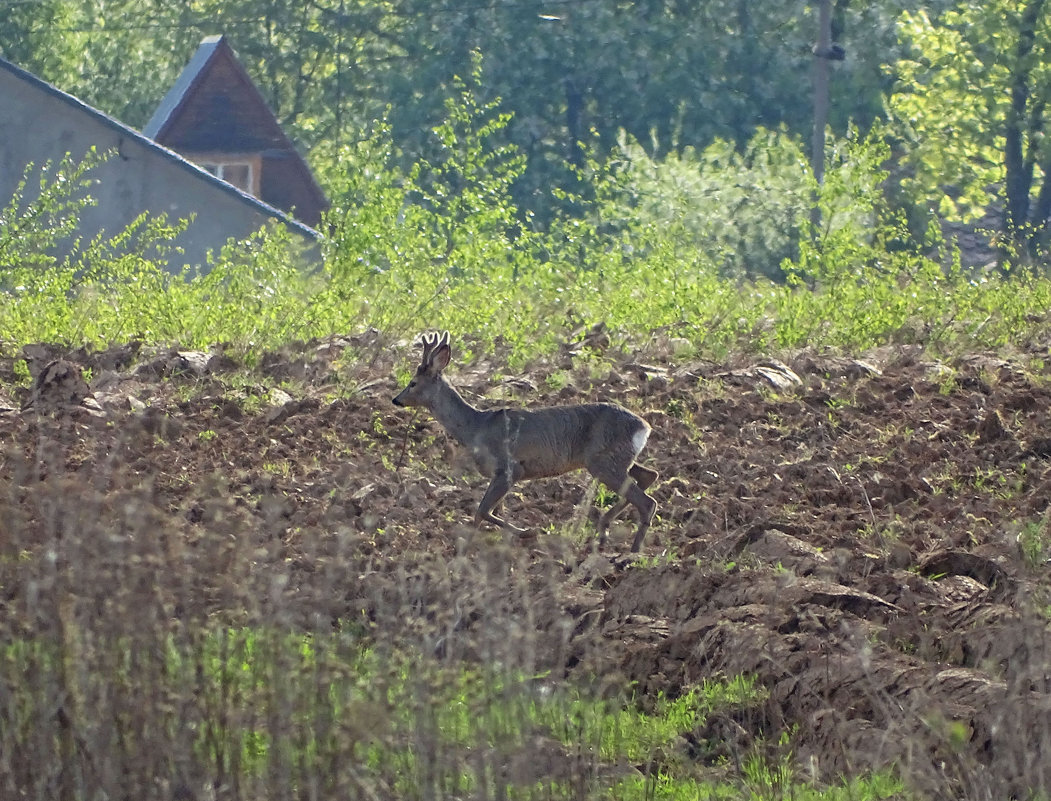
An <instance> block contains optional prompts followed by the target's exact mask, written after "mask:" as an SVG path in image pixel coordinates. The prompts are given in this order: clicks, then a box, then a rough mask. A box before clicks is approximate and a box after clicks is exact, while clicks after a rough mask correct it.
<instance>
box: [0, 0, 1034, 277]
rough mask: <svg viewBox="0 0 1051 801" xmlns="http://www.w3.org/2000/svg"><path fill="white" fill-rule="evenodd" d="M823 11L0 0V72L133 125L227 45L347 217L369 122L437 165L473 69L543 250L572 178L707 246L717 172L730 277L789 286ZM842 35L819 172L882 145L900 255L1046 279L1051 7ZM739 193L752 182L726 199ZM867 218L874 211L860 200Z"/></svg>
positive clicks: (989, 10)
mask: <svg viewBox="0 0 1051 801" xmlns="http://www.w3.org/2000/svg"><path fill="white" fill-rule="evenodd" d="M819 5H820V4H818V3H798V2H787V1H786V0H773V1H772V2H765V3H751V2H747V1H746V0H707V1H706V2H704V3H684V2H676V1H675V0H639V1H638V2H627V0H466V2H455V3H452V2H444V0H443V1H442V2H433V1H432V0H427V2H424V1H423V0H388V1H387V2H376V1H375V0H310V2H303V0H221V1H220V0H192V1H191V2H186V3H179V4H172V3H161V2H159V1H158V0H33V1H32V2H24V0H0V8H2V9H3V14H2V15H0V54H2V55H3V56H5V57H6V58H9V59H11V60H13V61H15V62H16V63H19V64H20V65H22V66H25V67H27V68H28V69H31V70H33V71H35V72H37V73H38V74H40V75H41V76H43V77H44V78H46V79H48V80H50V81H52V82H53V83H55V84H56V85H58V86H59V87H61V88H64V89H67V90H69V91H71V92H73V93H75V94H77V95H78V96H80V97H83V98H84V99H86V100H88V101H89V102H91V103H93V104H95V105H96V106H98V107H99V108H101V109H103V110H105V111H107V112H109V113H111V114H113V115H115V116H116V117H118V118H120V119H122V120H124V121H126V122H128V123H129V124H132V125H136V126H140V125H142V123H143V122H145V120H146V119H147V117H148V116H149V114H150V113H151V111H152V109H153V108H154V106H155V105H156V103H157V102H158V100H159V98H160V97H162V96H163V94H164V93H165V91H166V90H167V89H168V87H169V86H170V85H171V83H172V81H173V80H174V78H175V76H176V75H177V74H178V72H179V70H180V69H181V68H182V67H183V65H184V64H185V63H186V61H187V59H188V58H189V56H190V54H192V52H193V51H194V49H195V47H196V46H197V44H198V42H199V41H200V39H201V37H202V36H204V35H208V34H214V33H217V32H223V33H226V34H228V35H229V36H230V38H231V40H232V41H233V43H234V45H235V47H236V49H237V51H238V54H239V56H240V57H241V59H242V60H243V61H244V62H245V64H246V66H247V67H248V69H249V71H250V72H251V73H252V75H253V77H254V78H255V80H256V81H257V82H258V84H259V85H260V87H261V88H262V89H263V92H264V94H265V95H266V97H267V98H268V100H269V102H270V103H271V105H272V107H273V109H274V110H275V112H276V113H277V115H278V118H279V119H280V120H281V122H282V123H283V124H284V125H285V126H286V128H287V130H289V131H290V133H291V134H292V135H293V137H294V138H295V140H296V141H297V142H298V143H299V145H300V147H301V148H302V149H303V150H304V152H305V153H307V154H308V156H309V158H310V159H311V161H312V163H313V164H314V166H315V168H316V169H317V170H318V172H319V174H320V176H321V179H322V182H323V183H324V184H325V185H326V188H327V189H328V190H329V191H330V192H336V193H337V198H336V199H337V201H339V202H338V203H337V205H340V204H342V202H343V200H344V199H343V198H339V197H338V191H339V186H340V185H342V184H343V183H344V182H343V181H342V178H341V176H342V175H344V174H345V173H346V172H347V171H352V170H355V169H358V168H361V167H362V166H363V165H362V164H361V163H360V162H359V161H356V160H355V159H359V158H360V157H361V154H362V152H363V149H362V143H363V142H368V141H370V139H371V137H372V135H373V132H374V131H376V130H377V123H379V128H381V129H382V130H383V131H384V132H385V136H386V137H387V138H386V142H385V144H386V150H385V152H383V153H382V154H380V157H381V158H382V159H383V164H382V166H383V167H384V168H390V169H394V170H397V171H398V172H399V173H400V174H408V173H410V172H411V171H412V170H413V169H414V168H415V166H414V165H419V164H420V163H421V162H422V163H429V164H434V163H437V162H441V161H442V160H444V159H446V158H447V156H448V153H447V152H446V150H447V144H448V143H446V142H443V141H442V139H441V137H440V136H436V135H435V130H436V128H437V127H438V126H439V125H440V124H441V123H442V121H443V120H445V119H447V116H446V115H447V107H446V102H447V101H448V99H449V98H450V97H452V96H454V95H455V94H456V88H455V87H456V80H457V79H460V80H464V79H467V77H468V76H469V75H470V74H471V73H473V72H474V71H475V69H476V66H480V73H479V74H480V77H479V78H478V81H477V84H476V85H475V86H474V92H475V94H476V97H477V100H478V102H480V103H483V104H484V103H489V102H497V101H498V108H499V111H500V112H501V113H502V114H505V115H506V124H502V125H500V126H499V127H498V128H497V129H495V130H494V131H491V132H490V133H491V134H492V135H491V136H489V139H488V141H489V144H490V145H491V146H492V147H494V148H499V147H506V146H508V145H511V146H513V148H514V152H515V153H516V154H518V155H520V156H521V158H522V159H523V164H524V167H523V168H522V169H516V170H515V175H514V180H513V181H512V184H511V186H510V190H509V191H510V197H511V198H512V199H513V201H514V207H515V213H516V214H517V215H518V217H519V219H520V221H522V222H526V221H529V225H531V226H540V227H544V228H546V227H549V226H550V225H551V224H552V223H553V222H554V221H555V218H556V217H558V216H559V215H561V214H564V213H566V212H567V210H568V212H569V213H570V214H576V213H579V212H580V210H581V208H582V206H581V205H580V204H579V203H577V202H576V201H578V200H580V199H581V197H584V198H588V197H592V198H593V197H594V194H595V191H596V190H595V188H594V187H592V186H587V185H586V184H587V183H588V182H587V181H585V186H584V187H583V188H582V186H581V184H580V182H579V180H578V178H579V177H580V176H581V174H584V175H585V176H587V175H590V174H592V173H593V172H595V171H596V170H598V171H599V172H601V171H602V170H604V169H616V168H618V166H620V167H622V166H623V165H625V164H630V165H631V168H632V169H633V170H634V178H633V180H632V181H631V182H630V183H631V186H630V187H629V190H630V191H628V192H626V193H624V194H622V197H621V200H622V201H624V202H630V203H631V204H633V205H634V206H635V207H636V208H637V207H640V206H645V207H647V209H648V211H649V213H650V216H651V218H652V219H656V220H666V219H668V218H669V217H671V216H673V215H680V213H681V212H683V211H686V212H687V213H690V212H691V211H692V214H693V216H694V217H695V218H696V219H697V221H698V225H700V226H701V228H703V224H704V219H702V218H701V217H700V216H699V215H698V214H697V210H698V209H706V210H707V209H710V203H706V198H708V199H710V198H711V197H712V191H710V190H709V189H704V188H703V187H701V186H699V185H698V183H699V184H704V185H708V186H709V187H710V185H711V184H712V176H711V174H710V168H711V167H712V165H713V163H714V164H716V165H717V166H718V167H719V168H720V169H723V168H726V170H727V172H723V173H720V174H719V176H718V178H719V181H721V183H720V184H719V192H722V191H723V190H725V189H737V190H739V191H738V192H737V193H736V194H737V195H744V196H745V198H746V199H747V200H748V201H749V202H744V201H741V200H740V199H739V198H736V197H735V198H732V200H733V201H734V202H736V203H737V204H738V205H737V208H738V210H740V211H742V212H744V213H745V214H751V215H752V216H751V218H750V220H749V222H748V225H747V226H746V228H747V230H745V229H741V230H740V231H738V234H739V235H738V236H736V243H737V244H736V245H734V246H735V247H738V246H741V247H746V248H752V249H756V248H757V249H758V250H759V251H760V252H761V258H760V259H759V260H758V261H760V262H762V263H761V264H759V265H758V266H756V264H755V262H756V259H752V258H745V259H743V261H744V262H745V263H744V264H737V265H736V268H740V269H739V270H737V271H738V272H740V271H742V270H743V272H744V273H745V274H760V275H768V276H772V277H784V275H783V274H784V271H783V270H781V268H780V266H779V265H778V262H779V261H780V260H781V259H782V258H785V257H789V258H794V257H795V256H797V255H798V253H797V251H796V249H795V246H794V244H793V243H794V242H796V241H797V240H798V238H799V237H800V236H801V235H803V231H802V230H801V228H800V224H799V222H798V219H799V218H798V215H797V214H796V213H795V212H796V210H797V209H796V206H797V205H798V204H797V202H796V201H797V199H798V198H800V197H802V196H803V195H804V194H805V193H807V192H808V191H809V189H807V187H806V186H805V182H804V176H802V174H801V173H800V172H799V171H798V170H796V171H794V172H793V169H792V167H791V164H790V163H789V162H790V160H791V158H793V157H794V156H790V155H789V154H788V151H791V150H793V148H794V149H795V150H798V152H799V155H801V156H802V158H803V159H804V160H805V159H806V158H807V157H808V156H809V153H808V152H807V147H806V145H805V144H804V143H805V142H807V141H808V138H809V135H810V128H811V125H812V108H813V102H814V97H813V82H812V80H811V77H812V75H811V74H812V71H813V63H814V60H815V59H814V55H813V52H812V49H813V43H814V42H815V41H816V40H817V38H818V30H817V29H818V17H819V13H818V6H819ZM831 12H832V14H831V16H832V38H833V40H834V42H835V43H836V44H837V45H838V46H839V47H840V48H842V53H843V55H844V56H845V57H844V58H842V60H837V61H835V62H833V75H832V81H831V98H830V114H829V130H830V132H831V133H832V135H833V136H832V138H831V139H830V140H829V145H828V150H827V152H826V158H827V160H828V165H829V167H830V168H834V167H835V165H836V163H837V159H839V160H841V155H842V153H843V152H845V145H844V143H845V142H846V141H848V140H859V139H864V138H865V137H866V136H869V135H870V134H871V137H870V139H871V141H878V142H879V143H880V145H881V146H884V147H889V148H890V158H889V160H886V161H885V162H884V163H883V164H882V165H881V167H882V168H885V169H887V172H888V176H887V177H886V180H883V182H882V186H881V191H882V192H883V193H884V194H885V200H886V207H887V208H888V209H890V210H891V212H892V214H893V215H901V216H902V219H904V220H905V221H906V222H907V228H901V229H900V230H899V232H898V233H899V236H895V237H891V239H893V240H894V241H895V242H896V246H905V247H918V248H920V249H922V250H923V251H924V252H930V248H931V247H932V246H933V245H934V244H936V239H937V234H936V233H933V232H935V230H936V229H937V226H932V223H940V222H942V221H945V220H954V221H962V222H964V223H969V222H971V221H973V220H976V219H978V218H979V217H980V216H981V215H983V214H985V213H987V212H989V211H990V209H991V210H992V211H993V212H994V213H993V214H992V215H991V217H990V219H992V220H994V221H996V224H997V227H998V229H999V230H998V232H997V236H995V237H993V241H992V249H991V250H990V251H988V253H989V254H991V255H989V256H988V258H987V259H986V260H987V261H989V260H995V261H996V262H997V263H998V264H999V265H1000V266H1001V267H1007V266H1009V265H1012V264H1014V265H1017V264H1021V263H1038V264H1039V263H1042V262H1043V261H1044V256H1043V253H1044V251H1045V249H1046V244H1047V234H1046V228H1047V225H1046V223H1047V219H1048V217H1049V216H1051V181H1049V178H1048V176H1051V146H1049V145H1048V141H1051V140H1049V139H1048V137H1046V136H1045V128H1046V119H1045V118H1046V110H1047V107H1048V100H1051V71H1049V70H1048V68H1047V64H1049V63H1051V57H1049V44H1051V19H1049V18H1051V14H1049V12H1048V7H1047V4H1046V2H1045V0H993V2H989V3H983V4H973V3H964V2H953V1H952V0H935V1H934V2H928V3H920V2H914V1H913V0H877V2H870V3H856V2H855V3H850V2H848V0H833V2H831ZM476 60H477V64H476ZM770 132H776V133H774V134H771V133H770ZM792 143H795V144H794V145H793V144H792ZM364 150H365V151H367V152H368V153H369V154H370V156H371V157H375V156H376V153H375V149H374V148H369V147H366V148H365V149H364ZM731 153H732V154H734V155H730V154H731ZM786 159H787V160H786ZM731 162H732V163H733V168H734V169H733V170H730V165H731ZM369 166H370V167H373V168H374V167H376V166H377V165H375V164H373V165H369ZM706 168H709V174H708V176H707V177H705V173H704V170H705V169H706ZM734 171H736V172H737V173H739V174H741V175H743V176H745V177H744V178H741V179H740V180H738V181H736V182H733V181H731V185H727V183H726V181H725V179H726V178H727V177H728V176H729V175H731V174H733V173H734ZM698 176H700V177H698ZM640 181H642V182H643V183H645V184H646V186H645V187H641V186H640V185H639V182H640ZM454 183H455V182H454ZM862 183H863V184H864V185H865V186H868V185H869V184H870V183H871V181H865V182H862ZM691 187H692V189H691ZM452 188H453V189H454V190H455V191H460V190H461V189H462V188H463V187H462V186H453V187H452ZM642 189H645V192H642ZM705 193H707V194H705ZM730 194H734V193H733V192H730ZM847 194H848V195H849V194H850V192H849V191H848V192H847ZM752 197H756V198H758V199H759V202H758V204H753V203H751V202H750V201H751V198H752ZM779 198H780V199H779ZM669 203H670V204H671V205H669ZM862 205H863V207H864V208H865V209H867V211H866V212H865V213H870V212H872V211H873V210H874V209H873V207H872V204H871V198H867V199H865V200H864V201H863V204H862ZM786 206H790V207H791V208H792V212H791V213H785V212H784V208H785V207H786ZM720 211H721V210H719V209H716V210H715V213H716V216H719V212H720ZM875 211H876V212H877V213H880V214H883V216H884V219H886V218H887V216H886V214H884V213H883V211H880V209H875ZM884 211H885V210H884ZM706 213H708V212H707V211H706ZM680 216H681V215H680ZM723 216H725V214H724V215H723ZM893 224H894V225H897V222H894V223H893ZM701 228H695V230H694V231H693V232H692V234H693V237H694V239H695V240H696V241H697V243H698V244H699V245H700V246H709V245H710V246H712V247H715V248H717V249H720V248H722V249H725V248H726V247H728V245H727V243H726V242H725V241H723V242H719V241H716V242H712V239H711V237H712V235H714V234H713V231H714V229H711V227H710V226H709V229H711V230H709V232H708V233H705V232H704V231H703V230H701ZM739 261H740V260H739ZM965 261H966V254H965ZM734 271H735V270H731V271H730V272H734Z"/></svg>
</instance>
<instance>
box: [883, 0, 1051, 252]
mask: <svg viewBox="0 0 1051 801" xmlns="http://www.w3.org/2000/svg"><path fill="white" fill-rule="evenodd" d="M1049 23H1051V20H1049V18H1048V4H1047V3H1046V2H1045V0H992V2H987V3H966V4H960V7H959V9H957V10H952V11H948V12H946V13H944V14H942V15H941V16H940V17H937V18H933V19H932V17H930V16H929V15H928V14H926V13H925V12H922V11H921V12H916V13H911V14H905V15H904V16H903V17H902V28H901V30H902V36H903V39H904V41H905V42H907V43H908V45H909V46H910V48H911V53H910V57H909V58H906V59H903V60H902V61H899V62H898V64H897V65H896V66H895V72H896V75H897V77H898V86H897V91H896V92H895V93H894V94H893V95H891V96H890V99H889V106H890V109H891V112H892V114H893V116H894V120H895V122H896V124H897V128H898V130H899V131H901V132H902V134H903V136H904V140H905V146H906V153H905V164H906V166H907V168H908V172H909V176H908V178H907V179H905V180H904V181H903V184H904V186H905V188H906V190H907V191H908V193H909V194H910V195H911V196H912V197H913V198H915V199H918V200H923V199H929V200H930V202H931V204H932V206H933V208H934V209H936V211H937V213H938V214H940V215H942V216H944V217H946V218H950V219H959V220H965V221H973V220H975V219H976V218H977V217H979V216H981V215H982V214H983V213H984V212H985V211H986V210H987V209H988V207H989V206H990V205H991V204H996V205H998V206H999V207H1001V208H1002V211H1003V224H1002V234H1003V240H1002V245H1003V250H1004V255H1005V257H1007V258H1008V259H1022V260H1026V259H1030V258H1032V257H1034V256H1035V255H1036V254H1037V253H1038V252H1039V251H1040V250H1041V249H1042V248H1045V247H1046V245H1047V239H1048V236H1047V234H1048V224H1047V223H1048V217H1049V216H1051V142H1049V140H1048V137H1047V134H1048V131H1047V127H1048V121H1049V120H1048V115H1047V104H1048V101H1049V100H1051V61H1049V59H1051V25H1049Z"/></svg>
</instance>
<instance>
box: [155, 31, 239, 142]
mask: <svg viewBox="0 0 1051 801" xmlns="http://www.w3.org/2000/svg"><path fill="white" fill-rule="evenodd" d="M221 41H223V37H222V36H206V37H205V38H204V39H203V40H202V41H201V44H200V47H198V48H197V52H196V53H194V54H193V58H191V59H190V63H189V64H187V65H186V66H185V67H184V68H183V71H182V72H181V73H179V77H178V78H176V79H175V83H174V84H172V88H171V89H169V90H168V94H166V95H165V96H164V99H163V100H161V104H160V105H159V106H157V110H156V111H154V112H153V116H152V117H150V121H149V122H147V123H146V125H145V126H143V129H142V133H143V135H145V136H148V137H149V138H150V139H156V138H157V136H158V134H160V133H162V132H163V130H164V128H165V126H166V125H167V123H168V122H169V121H170V120H171V117H172V115H173V114H174V113H175V111H176V109H178V107H179V105H180V104H181V103H182V101H183V99H185V97H186V93H187V92H188V91H189V90H190V87H191V86H192V85H193V83H194V82H195V81H197V80H198V79H199V78H200V77H201V72H202V70H203V69H204V67H205V65H206V64H207V63H208V62H209V61H210V60H211V58H212V56H213V55H214V54H215V51H216V50H218V49H219V43H220V42H221Z"/></svg>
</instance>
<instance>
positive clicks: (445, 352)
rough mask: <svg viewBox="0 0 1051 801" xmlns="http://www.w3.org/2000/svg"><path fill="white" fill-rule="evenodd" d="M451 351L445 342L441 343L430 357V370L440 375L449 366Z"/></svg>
mask: <svg viewBox="0 0 1051 801" xmlns="http://www.w3.org/2000/svg"><path fill="white" fill-rule="evenodd" d="M452 355H453V351H452V348H450V347H449V344H448V343H447V342H444V343H442V344H441V345H439V346H438V347H437V348H435V350H434V355H433V356H431V368H432V369H433V370H434V372H436V373H440V372H441V371H442V370H444V369H445V368H446V367H448V366H449V360H450V359H451V358H452Z"/></svg>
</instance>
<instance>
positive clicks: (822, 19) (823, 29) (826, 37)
mask: <svg viewBox="0 0 1051 801" xmlns="http://www.w3.org/2000/svg"><path fill="white" fill-rule="evenodd" d="M817 17H818V19H817V44H816V45H815V46H814V136H813V140H812V144H811V150H810V166H811V168H812V169H813V170H814V178H815V179H816V180H817V182H818V183H819V184H820V183H821V182H822V181H823V180H824V178H825V126H826V125H828V82H829V81H828V79H829V73H830V72H831V65H830V64H829V61H830V60H831V59H832V58H833V57H834V56H833V51H832V0H819V2H818V15H817Z"/></svg>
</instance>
